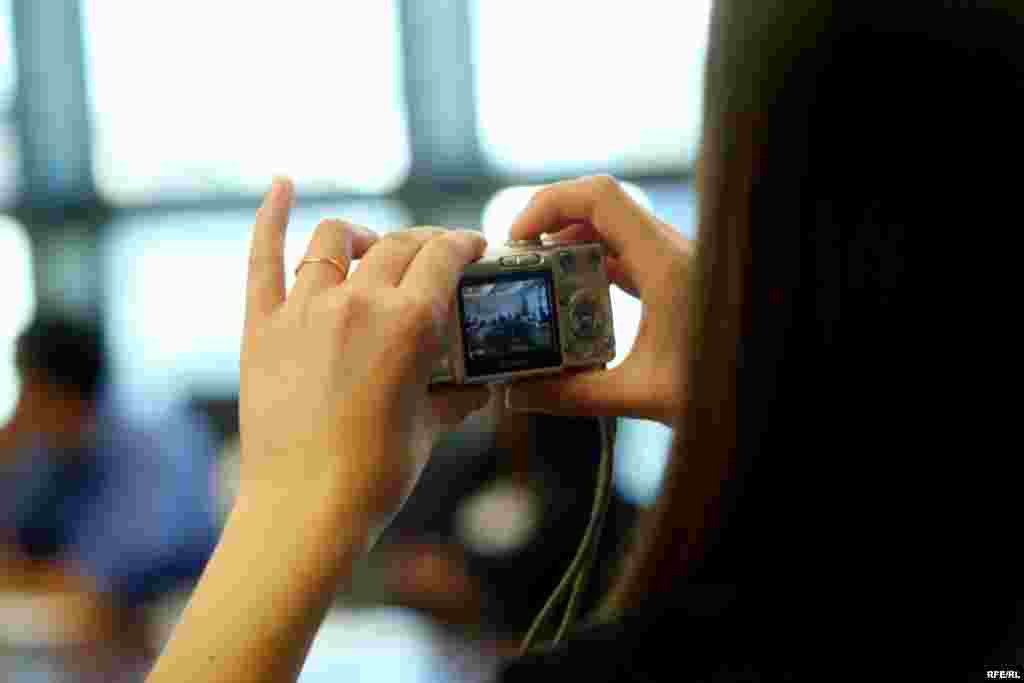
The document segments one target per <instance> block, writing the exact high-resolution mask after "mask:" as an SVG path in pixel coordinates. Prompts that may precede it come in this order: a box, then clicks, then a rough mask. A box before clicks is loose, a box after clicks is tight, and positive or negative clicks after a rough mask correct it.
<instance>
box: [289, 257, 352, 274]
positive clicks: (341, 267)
mask: <svg viewBox="0 0 1024 683" xmlns="http://www.w3.org/2000/svg"><path fill="white" fill-rule="evenodd" d="M307 263H330V264H331V265H332V266H334V267H335V268H337V269H338V272H339V273H341V276H342V277H345V272H346V271H347V270H348V269H347V268H346V267H345V264H344V263H343V262H342V260H341V259H336V258H332V257H330V256H309V257H306V258H304V259H302V260H301V261H299V265H297V266H295V277H298V276H299V271H300V270H302V266H304V265H306V264H307Z"/></svg>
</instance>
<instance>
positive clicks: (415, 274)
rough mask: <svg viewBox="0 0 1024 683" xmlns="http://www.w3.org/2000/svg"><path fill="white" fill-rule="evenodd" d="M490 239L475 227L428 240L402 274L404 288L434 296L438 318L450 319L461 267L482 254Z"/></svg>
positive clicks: (451, 231) (449, 232) (453, 231)
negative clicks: (403, 275) (449, 314)
mask: <svg viewBox="0 0 1024 683" xmlns="http://www.w3.org/2000/svg"><path fill="white" fill-rule="evenodd" d="M486 248H487V240H486V239H484V236H483V235H482V234H480V233H479V232H477V231H476V230H450V231H448V232H446V233H444V234H443V235H441V236H438V237H436V238H434V239H432V240H430V241H428V242H427V243H426V244H425V245H423V248H422V249H421V250H420V252H419V253H418V254H417V255H416V258H414V259H413V262H412V263H411V264H410V265H409V268H408V270H407V271H406V273H405V277H403V278H402V285H401V286H402V289H405V290H407V291H409V292H415V293H419V294H420V295H422V296H427V297H429V298H430V299H431V302H432V304H433V306H434V310H435V312H436V315H437V316H438V319H439V320H447V319H448V313H449V310H450V308H451V305H452V302H454V300H455V287H456V285H457V284H458V281H459V277H460V276H461V275H462V270H463V269H464V268H465V267H466V266H467V265H469V264H470V263H472V262H473V261H475V260H477V259H478V258H480V257H481V256H482V255H483V253H484V249H486Z"/></svg>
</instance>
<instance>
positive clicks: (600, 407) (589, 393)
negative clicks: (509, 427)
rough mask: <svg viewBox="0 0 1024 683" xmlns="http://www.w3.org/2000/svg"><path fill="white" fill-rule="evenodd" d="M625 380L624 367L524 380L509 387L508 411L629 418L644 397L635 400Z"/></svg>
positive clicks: (507, 391) (506, 404)
mask: <svg viewBox="0 0 1024 683" xmlns="http://www.w3.org/2000/svg"><path fill="white" fill-rule="evenodd" d="M625 380H626V376H625V374H624V373H623V372H622V366H621V365H620V366H617V367H615V368H612V369H611V370H604V369H592V368H591V369H585V370H576V371H570V372H567V373H565V374H562V375H559V376H557V377H545V378H542V379H526V380H521V381H518V382H515V383H513V384H509V385H508V386H507V387H506V389H505V408H506V409H507V410H509V411H511V412H517V413H547V414H549V415H588V416H594V417H601V416H630V415H633V414H634V413H636V412H637V406H638V403H637V400H639V399H642V397H640V396H633V395H632V394H635V393H636V388H635V386H634V385H631V384H629V383H628V382H626V381H625Z"/></svg>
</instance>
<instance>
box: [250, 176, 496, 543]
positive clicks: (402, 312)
mask: <svg viewBox="0 0 1024 683" xmlns="http://www.w3.org/2000/svg"><path fill="white" fill-rule="evenodd" d="M292 194H293V191H292V187H291V184H290V183H289V182H288V181H281V180H279V181H276V182H275V183H274V186H273V187H272V188H271V191H270V193H269V194H268V196H267V198H266V199H265V201H264V204H263V206H262V207H261V208H260V211H259V213H258V215H257V219H256V225H255V229H254V234H253V242H252V251H251V256H250V261H249V281H248V292H247V304H246V320H245V333H244V339H243V343H242V358H241V400H240V431H241V447H242V448H241V450H242V453H241V468H240V484H239V494H238V495H239V501H242V500H243V499H244V501H245V502H246V504H248V505H256V506H271V505H272V506H275V509H277V510H281V509H282V507H281V506H284V509H292V510H297V511H299V512H300V514H301V513H303V512H315V514H318V515H322V514H324V512H325V510H327V512H328V514H331V515H344V520H345V522H346V523H349V524H351V523H358V524H360V525H364V526H363V528H364V530H365V532H366V533H367V534H370V535H372V534H374V533H376V532H378V531H380V530H381V529H382V528H383V527H384V525H386V524H387V523H388V522H389V521H390V519H391V518H392V517H393V516H394V514H395V513H397V511H398V509H399V508H400V507H401V505H402V503H403V502H404V500H405V498H406V497H407V496H408V494H409V492H410V491H411V490H412V488H413V485H414V484H415V482H416V480H417V478H418V476H419V473H420V472H421V471H422V469H423V466H424V465H425V464H426V461H427V459H428V457H429V455H430V451H431V449H432V447H433V445H434V443H435V442H436V440H437V437H438V436H439V435H440V433H441V431H442V429H443V428H445V427H451V426H453V425H455V424H458V423H459V422H461V421H462V420H463V419H464V418H465V417H466V416H467V415H468V414H469V413H471V412H473V411H475V410H478V409H480V408H482V407H483V406H484V405H485V404H486V403H487V401H488V400H489V398H490V393H489V391H488V390H487V389H486V388H485V387H479V386H477V387H461V388H458V389H449V390H447V391H444V392H434V391H430V392H428V380H429V377H430V371H431V368H432V366H433V364H434V362H435V361H436V359H437V357H438V354H439V353H440V349H441V346H440V339H439V334H440V332H439V331H440V330H441V329H443V325H444V323H445V321H447V319H448V316H449V313H450V309H451V305H452V303H453V302H454V300H455V288H456V285H457V282H458V278H459V276H460V274H461V272H462V269H463V268H464V267H465V266H466V265H467V264H469V263H471V262H472V261H474V260H476V259H478V258H479V257H480V256H481V255H482V254H483V250H484V248H485V246H486V243H485V241H484V239H483V237H482V236H481V235H479V233H474V232H471V231H455V230H450V231H449V230H441V229H436V230H435V229H419V230H408V231H400V232H396V233H393V234H390V235H387V236H385V237H383V238H379V239H378V238H377V237H376V236H375V235H373V234H372V233H370V232H369V231H367V230H365V229H361V228H358V227H357V226H353V225H350V224H347V223H343V222H341V221H323V222H322V223H321V224H320V225H319V226H318V227H317V230H316V233H315V234H314V236H313V239H312V240H311V242H310V244H309V247H308V249H307V253H306V256H307V257H314V258H315V257H329V258H332V259H336V261H337V263H338V264H339V266H340V267H338V266H336V265H334V264H332V263H326V262H314V263H307V264H305V265H304V266H303V267H302V269H301V271H300V272H299V274H298V276H297V278H296V282H295V285H294V287H293V288H292V290H291V292H289V293H288V295H287V296H286V295H285V285H284V233H285V228H286V225H287V223H288V215H289V210H290V206H291V202H292ZM356 258H361V262H360V265H359V268H358V269H357V270H356V271H355V272H354V273H351V274H349V272H348V271H349V266H350V264H351V261H352V259H356ZM309 506H316V508H315V510H311V509H310V507H309Z"/></svg>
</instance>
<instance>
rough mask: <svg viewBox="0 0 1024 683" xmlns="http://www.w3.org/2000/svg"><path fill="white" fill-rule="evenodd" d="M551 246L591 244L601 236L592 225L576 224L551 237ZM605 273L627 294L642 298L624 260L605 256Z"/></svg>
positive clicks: (613, 256) (610, 255)
mask: <svg viewBox="0 0 1024 683" xmlns="http://www.w3.org/2000/svg"><path fill="white" fill-rule="evenodd" d="M549 240H550V241H549V244H551V243H556V244H557V243H559V242H590V241H600V240H601V234H600V233H599V232H597V230H595V229H594V226H592V225H591V224H590V223H574V224H572V225H570V226H569V227H567V228H564V229H562V230H559V231H558V232H556V233H554V234H552V235H550V236H549ZM604 266H605V272H606V273H607V274H608V281H609V282H612V283H614V284H616V285H618V286H619V288H620V289H622V290H623V291H625V292H626V293H628V294H630V295H632V296H634V297H636V298H638V299H639V298H640V289H639V287H637V284H636V280H635V279H634V278H633V275H632V273H630V271H629V269H628V268H626V266H625V264H623V263H622V259H621V258H619V257H617V256H616V255H615V254H609V255H608V256H605V260H604Z"/></svg>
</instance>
